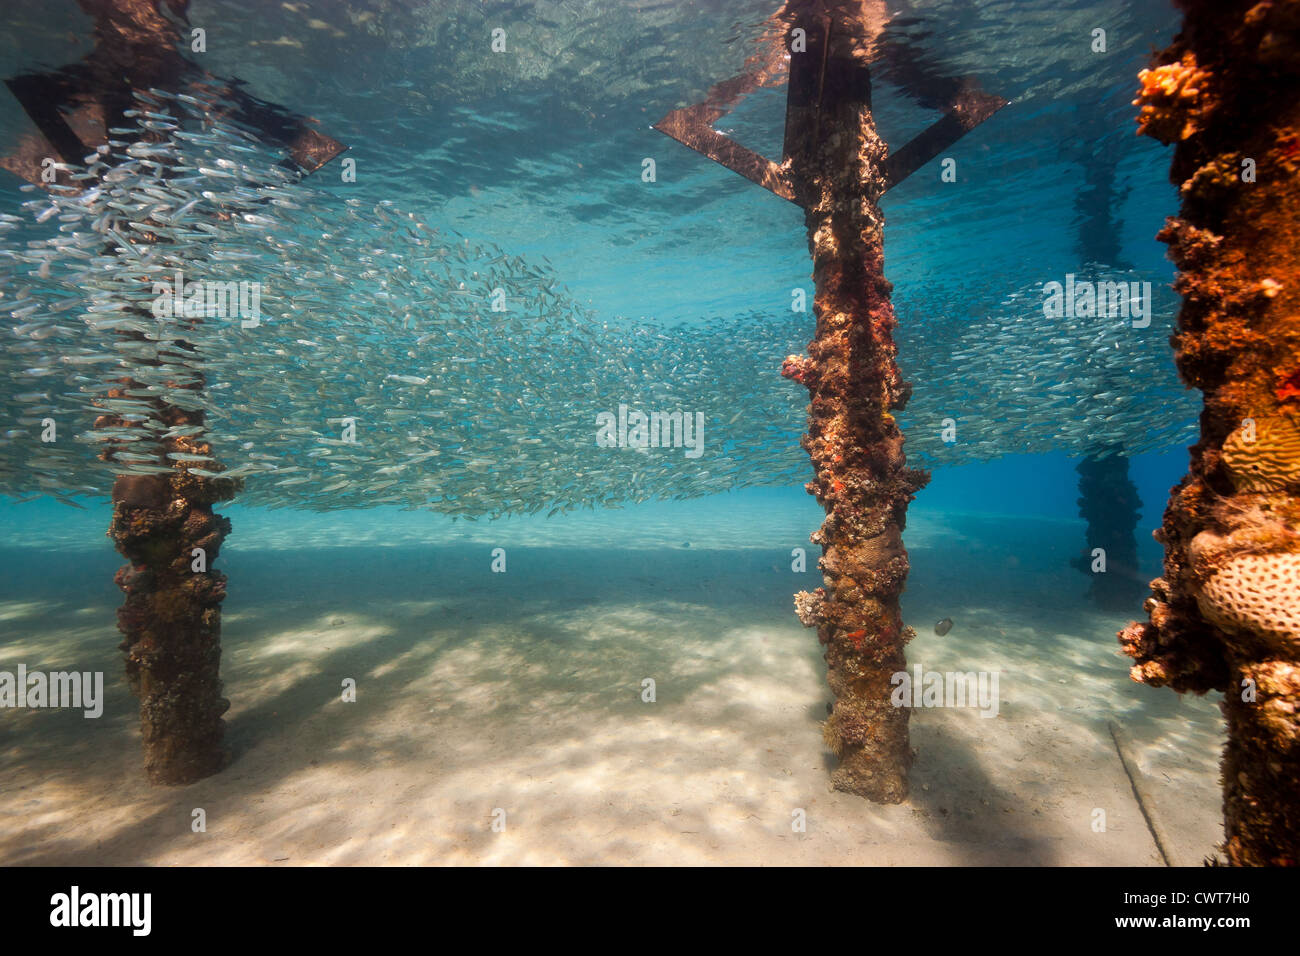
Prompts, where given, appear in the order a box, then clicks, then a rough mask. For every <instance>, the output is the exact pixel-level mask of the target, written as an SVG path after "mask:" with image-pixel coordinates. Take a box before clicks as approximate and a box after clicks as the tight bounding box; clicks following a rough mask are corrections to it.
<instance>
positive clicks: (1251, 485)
mask: <svg viewBox="0 0 1300 956" xmlns="http://www.w3.org/2000/svg"><path fill="white" fill-rule="evenodd" d="M1222 458H1223V467H1224V468H1226V469H1227V471H1228V475H1229V477H1231V479H1232V484H1233V487H1235V488H1236V489H1237V490H1238V491H1281V490H1282V489H1284V488H1286V487H1287V486H1288V485H1295V484H1300V426H1297V425H1296V423H1295V422H1294V421H1292V420H1291V419H1290V418H1288V417H1286V416H1282V415H1273V416H1263V417H1259V418H1253V417H1250V418H1247V420H1246V422H1244V423H1243V424H1242V425H1241V427H1239V428H1238V429H1237V430H1236V431H1234V432H1233V433H1232V434H1231V435H1229V436H1228V437H1227V439H1226V440H1225V441H1224V442H1223V451H1222Z"/></svg>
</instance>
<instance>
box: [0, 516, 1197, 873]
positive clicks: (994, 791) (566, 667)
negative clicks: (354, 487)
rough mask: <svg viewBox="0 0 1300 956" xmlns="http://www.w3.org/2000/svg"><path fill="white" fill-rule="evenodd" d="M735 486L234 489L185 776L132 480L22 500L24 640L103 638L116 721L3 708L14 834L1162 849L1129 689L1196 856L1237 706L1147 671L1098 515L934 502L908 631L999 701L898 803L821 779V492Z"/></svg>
mask: <svg viewBox="0 0 1300 956" xmlns="http://www.w3.org/2000/svg"><path fill="white" fill-rule="evenodd" d="M717 505H718V503H717V502H716V501H712V502H683V503H672V504H666V505H654V506H648V507H643V508H637V509H629V510H627V511H613V512H600V513H595V514H593V513H583V514H578V515H569V516H565V517H563V518H557V519H552V520H551V521H541V520H536V519H530V520H511V521H505V522H496V523H488V522H478V523H474V524H467V523H464V522H458V523H456V524H452V523H450V522H449V521H448V520H446V519H444V518H442V517H440V516H435V515H425V514H402V515H400V516H397V517H396V520H394V515H392V514H390V513H387V512H369V513H363V514H349V515H346V516H330V515H324V516H322V515H302V514H296V513H292V512H286V511H276V512H270V513H251V512H248V511H246V510H241V509H237V508H231V509H230V513H231V514H232V516H233V517H234V520H235V522H236V527H235V533H234V535H233V536H232V537H231V538H230V539H229V542H228V549H227V551H226V552H225V553H224V554H223V555H222V558H221V561H220V566H221V567H222V568H223V569H224V570H225V571H226V572H227V573H228V574H229V576H230V579H231V594H230V597H229V599H228V601H227V603H226V614H225V628H224V641H223V644H224V649H225V656H224V663H223V676H224V678H225V680H226V693H227V696H229V697H230V699H231V701H232V707H231V710H230V713H229V715H228V717H227V721H228V725H229V729H228V739H229V742H230V744H231V746H232V747H233V749H234V753H235V759H234V761H233V763H232V764H231V765H230V767H229V768H228V769H227V770H225V771H224V772H223V773H221V774H220V775H218V776H216V777H213V778H211V779H209V780H205V781H203V782H201V783H198V784H195V785H193V786H190V787H185V788H177V789H165V788H164V789H159V788H153V787H150V786H149V785H147V784H146V783H145V782H144V779H143V775H142V772H141V770H140V758H139V751H138V747H139V744H138V739H137V731H136V717H135V705H134V701H133V700H132V698H131V697H130V696H129V694H128V693H127V691H126V689H125V686H124V684H123V682H122V680H121V677H120V675H121V672H122V671H121V662H120V655H119V654H118V652H117V651H116V645H117V642H118V640H119V638H118V636H117V634H116V631H115V629H114V627H113V610H114V608H115V607H116V605H117V602H118V592H117V591H116V589H115V588H114V587H113V584H112V573H113V570H114V569H115V568H116V566H117V564H118V558H117V556H116V555H115V554H114V553H113V552H112V550H111V547H110V544H109V542H108V540H107V539H105V538H103V537H102V534H103V528H104V527H106V525H107V512H106V511H105V510H103V509H92V510H89V511H87V512H84V513H83V512H59V513H58V518H57V520H52V519H49V518H48V517H47V518H45V519H43V520H40V521H37V520H31V521H24V520H14V521H7V522H6V523H5V525H4V528H3V532H0V570H2V571H3V578H2V580H3V582H4V586H3V588H0V668H6V669H12V668H13V667H14V666H16V664H17V662H19V661H22V662H24V663H26V664H27V665H28V667H29V668H33V669H63V668H67V667H76V668H78V669H83V670H86V669H91V670H103V671H105V673H106V683H107V685H108V700H107V703H106V711H105V715H104V717H103V718H101V719H99V720H97V721H94V720H85V719H83V718H82V717H81V716H80V715H79V714H74V713H67V712H55V711H23V712H18V711H0V767H2V768H3V773H0V863H7V864H14V863H45V864H55V863H66V864H74V863H75V864H110V865H111V864H138V863H148V864H186V865H193V864H208V863H212V864H249V863H251V864H259V863H267V864H272V863H275V864H280V865H311V864H382V863H401V864H417V863H434V864H437V863H453V864H460V863H485V864H499V863H505V864H520V863H530V864H550V863H575V864H594V863H661V864H671V863H685V864H708V863H742V864H777V865H780V864H943V863H954V864H963V863H990V864H1031V865H1033V864H1044V865H1059V864H1086V865H1092V864H1118V865H1159V864H1160V863H1161V862H1162V860H1161V857H1160V855H1159V852H1158V850H1157V848H1156V846H1155V843H1154V841H1153V840H1152V838H1151V836H1150V833H1149V829H1148V826H1147V824H1146V822H1145V820H1144V819H1143V816H1142V814H1141V812H1140V809H1139V806H1138V804H1137V802H1136V799H1135V797H1134V789H1133V786H1132V784H1131V783H1130V781H1129V779H1128V777H1127V775H1126V773H1125V771H1124V768H1123V765H1122V763H1121V761H1120V759H1119V757H1118V755H1117V753H1116V747H1115V743H1114V741H1113V739H1112V737H1111V734H1110V732H1109V729H1108V722H1110V721H1114V722H1115V723H1117V724H1118V725H1119V726H1121V727H1122V728H1123V733H1124V736H1126V737H1127V739H1128V740H1129V741H1130V745H1129V746H1130V747H1131V756H1132V761H1133V764H1134V766H1135V768H1136V770H1137V771H1138V772H1139V773H1141V774H1142V776H1143V780H1142V784H1143V790H1144V792H1145V793H1146V794H1147V795H1148V797H1149V799H1150V801H1151V805H1150V806H1149V807H1148V810H1149V812H1150V813H1152V814H1153V815H1154V816H1155V818H1156V819H1157V820H1158V821H1159V824H1160V826H1161V827H1162V828H1163V830H1164V831H1165V832H1166V833H1167V834H1168V835H1169V837H1170V842H1171V846H1170V847H1169V850H1170V854H1171V856H1172V857H1173V858H1174V860H1173V861H1174V862H1175V863H1184V864H1196V863H1199V862H1200V860H1201V858H1202V856H1204V855H1205V854H1208V853H1210V852H1211V851H1212V849H1213V845H1214V844H1215V843H1216V842H1217V841H1218V840H1220V839H1221V838H1222V834H1221V829H1220V823H1219V821H1220V808H1219V793H1218V784H1217V759H1218V750H1219V747H1220V742H1221V734H1222V724H1221V720H1220V719H1219V716H1218V711H1217V708H1216V707H1215V706H1214V703H1213V702H1212V701H1211V700H1209V699H1194V698H1192V699H1182V698H1179V697H1178V696H1176V695H1174V694H1173V693H1171V692H1168V691H1153V690H1149V689H1147V688H1143V687H1140V686H1138V685H1136V684H1133V683H1132V682H1130V681H1129V680H1128V677H1127V665H1126V662H1125V660H1124V659H1123V658H1121V657H1120V656H1119V653H1118V649H1117V645H1116V642H1115V638H1114V632H1115V631H1116V630H1117V629H1118V627H1120V626H1121V625H1122V624H1123V623H1125V619H1124V618H1123V617H1122V616H1119V617H1117V616H1115V615H1107V614H1102V613H1100V612H1097V611H1095V610H1093V609H1092V608H1091V607H1090V606H1089V605H1087V604H1086V603H1085V602H1084V601H1083V593H1084V590H1085V588H1086V584H1087V581H1086V580H1085V579H1084V578H1083V576H1082V575H1080V574H1078V573H1077V572H1075V571H1074V570H1072V569H1070V568H1069V567H1068V566H1067V564H1066V562H1067V561H1068V559H1069V558H1070V557H1072V556H1073V555H1074V554H1075V553H1076V551H1077V549H1078V547H1079V544H1080V540H1081V535H1082V528H1081V525H1079V524H1078V523H1076V522H1053V521H1040V520H1033V519H1024V518H1017V519H1011V518H999V517H996V516H982V517H975V516H960V515H951V514H943V515H941V514H938V513H935V512H926V511H924V510H916V511H914V513H913V516H912V518H911V520H910V521H909V526H908V530H907V541H908V545H909V548H910V550H911V554H912V562H913V572H912V577H911V579H910V581H909V586H908V590H907V593H906V594H905V595H904V611H905V614H906V616H907V619H908V621H909V622H911V623H912V624H913V625H914V626H915V627H916V628H917V630H918V632H919V636H918V637H917V639H916V640H915V641H914V642H913V643H912V645H911V646H910V647H909V655H908V657H909V662H910V663H914V664H915V663H919V664H921V665H922V666H923V668H924V669H926V670H927V671H950V670H959V671H993V670H996V671H998V672H999V674H1000V681H999V689H1000V702H999V712H998V715H997V717H995V718H983V717H981V716H980V715H979V714H978V712H976V711H975V710H971V709H963V710H959V709H922V710H916V711H914V712H913V715H912V723H911V727H912V738H913V745H914V747H915V748H916V750H917V756H916V763H915V766H914V768H913V772H912V782H913V793H912V798H911V800H910V802H909V803H907V804H904V805H901V806H896V807H880V806H875V805H872V804H869V803H866V802H864V801H862V800H860V799H858V798H855V797H851V796H847V795H844V794H838V793H834V792H832V791H830V790H829V789H828V786H827V780H828V770H829V768H830V767H831V766H832V764H833V758H831V757H830V755H829V754H828V753H826V752H825V750H824V749H823V746H822V742H821V735H820V731H819V727H818V722H819V720H821V719H822V718H823V717H824V716H825V705H826V702H827V701H828V700H829V699H830V698H829V695H828V692H827V690H826V688H825V684H824V674H823V665H822V662H821V657H820V650H819V647H818V644H817V640H816V636H815V635H814V634H813V632H811V631H805V630H804V629H803V628H801V627H800V626H799V624H798V622H797V621H796V620H795V618H794V615H793V612H792V609H791V600H790V595H791V593H792V592H793V591H794V590H796V589H798V588H801V587H811V586H815V585H816V583H817V580H816V579H817V574H816V572H815V569H814V570H812V571H810V572H808V573H805V574H796V573H794V572H792V571H791V569H790V562H791V558H790V551H791V549H792V548H795V547H800V546H807V547H808V548H809V552H810V557H811V562H810V563H812V564H814V566H815V549H813V548H811V546H808V545H807V544H806V536H807V533H808V531H809V530H811V529H812V528H813V527H815V526H816V524H817V521H818V520H819V512H818V509H817V507H816V505H815V503H813V502H811V501H810V500H809V501H802V500H800V502H799V503H798V504H797V505H795V506H792V505H791V500H790V499H789V498H781V497H777V496H765V495H761V494H748V495H741V496H736V498H735V499H734V501H733V502H732V503H731V504H730V505H728V506H726V507H721V508H720V507H718V506H717ZM9 514H11V515H18V516H19V518H20V519H21V516H22V514H23V513H22V511H21V510H20V509H19V510H17V511H13V510H11V511H10V512H9ZM42 514H44V513H42ZM688 543H689V547H687V546H686V545H687V544H688ZM52 545H57V546H58V548H57V550H52V549H51V547H50V546H52ZM496 547H503V548H505V549H506V560H507V570H506V572H505V573H504V574H496V573H492V571H491V570H490V563H491V551H492V549H493V548H496ZM1136 610H1137V609H1135V611H1136ZM943 617H950V618H952V619H953V621H954V622H955V624H954V627H953V629H952V631H951V633H949V634H948V635H947V636H945V637H938V636H936V635H935V634H934V633H933V627H932V625H933V623H934V622H935V621H937V620H939V619H940V618H943ZM345 678H353V679H355V680H356V682H357V686H358V695H357V696H358V699H357V702H356V703H351V704H349V703H343V702H342V701H341V700H340V688H341V683H342V681H343V680H344V679H345ZM646 678H651V679H653V680H654V681H655V685H656V696H657V699H656V701H655V702H654V703H646V702H643V701H642V700H641V693H642V681H643V680H644V679H646ZM196 808H202V809H203V810H204V811H205V813H206V818H207V832H205V833H194V832H192V830H191V820H192V816H193V811H194V810H195V809H196ZM499 810H503V811H504V821H505V825H504V830H494V828H493V821H494V819H496V820H498V821H499V820H500V819H501V814H500V813H499V812H498V811H499ZM798 810H802V811H804V814H805V816H806V820H807V826H806V831H805V832H795V831H794V830H793V829H792V819H793V818H794V815H795V814H796V811H798ZM1097 810H1102V811H1104V814H1105V824H1106V826H1105V830H1104V832H1097V831H1096V830H1095V829H1094V821H1095V820H1096V819H1098V816H1097V813H1096V811H1097Z"/></svg>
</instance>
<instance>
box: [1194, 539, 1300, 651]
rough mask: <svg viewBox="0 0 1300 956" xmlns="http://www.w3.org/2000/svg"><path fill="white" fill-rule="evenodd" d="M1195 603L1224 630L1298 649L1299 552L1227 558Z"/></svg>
mask: <svg viewBox="0 0 1300 956" xmlns="http://www.w3.org/2000/svg"><path fill="white" fill-rule="evenodd" d="M1197 604H1198V605H1199V606H1200V608H1201V613H1202V614H1204V615H1205V617H1206V618H1207V619H1208V620H1210V621H1212V622H1213V623H1215V624H1217V625H1218V626H1219V627H1221V628H1223V629H1224V630H1225V631H1234V632H1241V633H1245V634H1257V635H1260V636H1262V637H1265V638H1270V639H1273V640H1279V641H1290V642H1294V643H1296V644H1297V646H1300V553H1297V554H1244V555H1238V556H1236V557H1234V558H1231V559H1229V560H1227V561H1225V562H1224V563H1223V565H1222V567H1220V568H1219V569H1218V570H1217V571H1216V572H1215V573H1214V574H1213V575H1211V576H1210V578H1209V580H1207V581H1206V582H1205V584H1204V585H1203V586H1202V589H1201V592H1200V593H1199V594H1198V595H1197Z"/></svg>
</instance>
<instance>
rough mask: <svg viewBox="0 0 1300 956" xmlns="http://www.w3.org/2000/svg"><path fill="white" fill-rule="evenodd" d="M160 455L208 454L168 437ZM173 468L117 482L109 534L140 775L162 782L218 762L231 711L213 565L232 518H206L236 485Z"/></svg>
mask: <svg viewBox="0 0 1300 956" xmlns="http://www.w3.org/2000/svg"><path fill="white" fill-rule="evenodd" d="M123 387H124V388H127V387H129V384H125V383H124V386H123ZM109 397H110V398H112V397H114V393H110V394H109ZM159 417H160V420H161V421H163V422H165V423H166V424H168V425H171V426H173V427H177V426H187V425H191V426H192V425H200V424H202V422H203V414H202V413H201V412H191V411H185V410H182V409H180V408H176V407H175V406H171V405H166V406H163V405H160V407H159ZM125 424H126V423H125V422H123V421H122V420H121V419H117V418H115V417H113V416H102V417H100V418H98V419H97V420H96V421H95V425H96V427H123V426H124V425H125ZM164 449H165V451H166V452H179V453H184V454H190V455H207V454H209V451H210V449H209V446H208V445H207V443H206V442H203V441H202V440H199V439H194V438H183V437H177V438H172V439H167V440H166V441H165V442H164ZM111 456H112V452H111V451H110V452H108V453H107V457H109V458H110V459H111ZM174 467H175V473H174V474H172V475H123V476H120V477H119V478H118V479H117V481H116V482H115V483H114V485H113V520H112V524H111V525H110V527H109V531H108V535H109V537H111V538H112V539H113V542H114V544H115V545H116V546H117V550H118V551H119V552H120V553H121V554H122V555H123V556H124V557H125V558H126V559H127V560H128V561H129V562H130V563H129V564H127V565H126V566H125V567H123V568H121V569H120V570H119V571H118V572H117V576H116V578H115V581H116V582H117V585H118V586H119V587H120V588H121V589H122V590H123V591H124V592H125V593H126V600H125V601H124V602H123V604H122V607H121V608H120V609H119V610H118V612H117V621H118V628H119V630H121V632H122V634H123V635H124V640H123V641H122V644H121V650H123V651H125V652H126V659H127V660H126V671H127V678H128V680H129V681H130V684H131V690H132V691H133V692H134V693H135V694H136V696H137V697H139V698H140V725H141V731H142V733H143V737H144V754H145V771H146V773H147V774H148V776H149V779H150V780H151V781H152V782H154V783H160V784H184V783H193V782H194V781H196V780H199V779H201V778H203V777H206V776H208V775H210V774H213V773H216V772H217V771H218V770H220V769H221V768H222V767H223V766H224V765H225V763H226V760H227V754H226V750H225V748H224V747H223V746H222V736H223V734H224V732H225V721H223V720H222V719H221V716H222V714H224V713H225V712H226V710H227V709H228V708H229V706H230V704H229V702H228V701H227V700H225V699H224V698H223V697H222V696H221V679H220V677H219V675H218V668H219V666H220V663H221V602H222V600H223V599H224V598H225V596H226V576H225V575H224V574H222V573H221V572H220V571H215V570H213V568H212V562H214V561H215V560H216V559H217V555H218V553H219V551H220V549H221V542H222V540H223V539H224V538H225V536H226V535H227V534H229V533H230V521H229V520H228V519H226V518H223V517H221V516H220V515H217V514H214V513H213V511H212V504H213V502H216V501H222V500H225V499H227V498H231V497H233V496H234V494H235V491H236V490H237V485H238V483H237V482H235V481H229V480H224V479H210V478H202V477H199V476H197V475H191V474H188V473H187V472H185V471H184V470H182V469H183V465H181V464H179V463H177V464H176V465H175V466H174ZM207 467H209V468H213V467H220V466H218V465H215V463H211V464H208V466H207Z"/></svg>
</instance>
